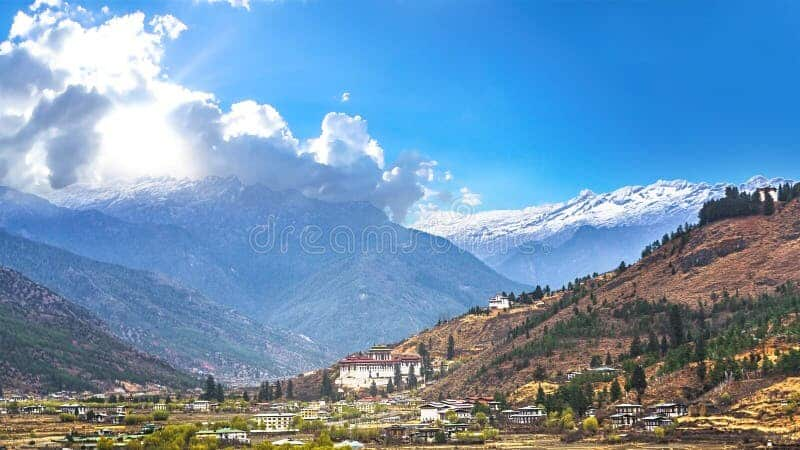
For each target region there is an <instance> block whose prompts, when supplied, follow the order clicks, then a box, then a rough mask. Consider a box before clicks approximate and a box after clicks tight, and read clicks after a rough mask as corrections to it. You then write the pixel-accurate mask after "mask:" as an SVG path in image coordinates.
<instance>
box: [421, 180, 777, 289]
mask: <svg viewBox="0 0 800 450" xmlns="http://www.w3.org/2000/svg"><path fill="white" fill-rule="evenodd" d="M787 181H790V180H787V179H784V178H773V179H767V178H766V177H763V176H760V175H757V176H754V177H752V178H750V179H749V180H747V181H746V182H745V183H742V184H740V185H739V188H740V190H742V191H752V190H754V189H755V188H758V187H764V186H770V185H771V186H777V185H778V184H782V183H785V182H787ZM729 185H730V184H728V183H716V184H709V183H704V182H700V183H692V182H689V181H686V180H669V181H668V180H658V181H656V182H654V183H652V184H650V185H646V186H624V187H621V188H619V189H616V190H614V191H612V192H608V193H602V194H596V193H594V192H592V191H589V190H583V191H581V193H580V194H579V195H578V196H577V197H574V198H572V199H570V200H568V201H565V202H561V203H554V204H545V205H540V206H532V207H527V208H523V209H520V210H497V211H486V212H477V213H474V214H466V215H464V214H456V213H451V212H446V211H439V212H432V213H429V214H428V216H426V217H421V218H420V219H419V220H418V221H417V222H416V223H415V224H413V225H412V227H413V228H417V229H421V230H424V231H427V232H429V233H432V234H435V235H438V236H443V237H445V238H448V239H450V240H451V241H453V242H454V243H455V244H456V245H458V246H459V247H461V248H464V249H466V250H468V251H470V252H472V253H473V254H475V255H476V256H478V257H479V258H480V259H482V260H483V261H484V262H486V263H487V264H488V265H489V266H490V267H492V268H494V269H495V270H497V271H498V272H499V273H501V274H504V275H506V276H509V277H510V278H512V279H515V280H518V281H521V282H525V283H528V284H541V285H542V286H544V285H545V284H550V285H561V284H565V283H566V282H567V281H570V280H572V279H574V278H575V277H578V276H583V275H585V274H587V273H592V272H602V271H605V270H608V269H611V268H613V267H615V266H616V265H617V264H619V262H620V261H622V260H627V261H631V260H634V259H636V258H637V257H638V256H639V255H638V254H637V251H638V250H635V249H634V248H638V249H641V248H642V247H644V245H646V244H647V243H649V242H650V241H652V239H653V236H660V235H661V234H663V233H665V232H669V231H672V230H674V229H675V228H676V227H677V226H678V225H680V224H684V223H695V222H696V221H697V213H698V212H699V210H700V208H701V207H702V205H703V203H705V202H706V201H708V200H711V199H714V198H720V197H722V196H724V191H725V187H726V186H729ZM582 227H584V228H585V227H591V228H594V229H597V230H603V229H614V228H616V229H618V230H620V232H619V233H617V234H618V235H619V239H617V240H614V241H602V240H598V241H596V244H597V245H598V248H599V249H601V250H599V251H598V253H597V254H595V255H594V258H593V259H595V260H596V261H595V262H594V263H593V264H580V265H576V264H575V263H574V260H573V259H571V254H570V253H566V254H565V255H564V256H563V257H562V258H560V259H559V256H560V254H559V249H560V247H561V246H562V245H563V244H564V243H566V242H569V241H570V240H571V239H572V238H573V237H574V234H575V233H576V232H577V231H578V230H579V229H581V228H582ZM626 229H629V230H634V232H633V233H628V234H626V233H625V232H624V231H625V230H626ZM635 230H643V231H645V232H644V233H642V232H639V231H635ZM648 239H649V240H648ZM625 242H627V243H628V244H631V245H629V246H628V249H627V250H625V251H615V249H614V247H615V246H617V245H618V244H620V243H625ZM536 246H539V247H544V248H546V249H548V251H549V255H547V256H548V258H547V264H544V263H543V262H541V261H539V258H538V257H537V254H534V253H531V252H529V251H528V249H529V248H530V247H536ZM550 268H553V270H550ZM567 273H569V274H570V275H566V274H567ZM554 274H559V275H554Z"/></svg>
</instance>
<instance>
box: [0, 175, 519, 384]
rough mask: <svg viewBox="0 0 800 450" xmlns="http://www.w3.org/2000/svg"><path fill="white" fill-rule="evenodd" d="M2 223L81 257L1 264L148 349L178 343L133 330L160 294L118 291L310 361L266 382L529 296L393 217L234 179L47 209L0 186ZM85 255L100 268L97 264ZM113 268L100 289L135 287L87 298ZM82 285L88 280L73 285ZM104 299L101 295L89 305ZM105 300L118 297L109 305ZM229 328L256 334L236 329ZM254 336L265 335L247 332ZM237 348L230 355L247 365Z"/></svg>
mask: <svg viewBox="0 0 800 450" xmlns="http://www.w3.org/2000/svg"><path fill="white" fill-rule="evenodd" d="M0 228H3V229H5V230H6V231H7V232H8V233H9V234H11V235H14V236H15V237H19V238H24V239H27V240H28V241H29V242H28V243H27V244H26V245H32V242H36V243H39V244H44V245H46V246H47V248H46V251H47V252H52V251H53V250H54V249H61V250H64V251H66V252H68V255H67V256H65V255H64V254H61V255H60V256H58V258H66V259H70V258H74V257H76V256H78V257H82V258H83V259H81V260H80V264H78V263H76V262H74V261H72V262H70V263H65V264H60V267H62V270H60V271H57V273H56V274H55V275H52V274H49V273H48V272H47V269H44V268H42V267H41V266H36V264H35V262H36V258H34V259H33V260H31V261H28V262H26V263H24V262H23V260H22V259H20V258H17V257H15V256H10V257H8V258H6V260H5V263H7V264H10V265H12V267H18V268H19V269H20V270H22V271H24V272H26V273H29V274H30V276H31V277H32V278H34V279H37V280H41V281H42V282H45V283H50V284H52V285H53V286H52V287H53V288H54V289H57V290H58V291H59V292H64V293H65V295H68V294H66V293H69V295H73V296H75V297H76V298H75V301H79V302H83V303H82V304H85V305H86V306H87V307H90V308H93V311H94V310H96V312H97V313H98V315H101V316H105V317H106V318H108V319H109V322H110V323H112V322H113V326H112V328H113V329H114V330H115V332H118V333H119V334H120V335H121V336H130V339H131V342H134V343H136V344H137V345H140V346H141V348H143V349H148V350H153V351H156V350H157V352H158V354H164V352H166V351H167V348H166V346H168V345H169V346H171V345H173V344H174V343H176V342H177V340H178V338H179V336H173V341H171V342H167V341H165V340H163V338H164V331H163V330H162V331H158V329H157V328H158V327H148V326H145V325H146V324H142V323H138V322H137V321H133V322H131V320H132V319H131V318H132V317H135V316H136V314H137V311H136V309H135V305H137V304H138V303H139V302H143V303H144V304H146V305H148V306H152V305H154V304H156V303H158V297H160V295H156V296H150V297H149V298H148V299H147V300H146V301H143V300H141V299H139V300H137V299H135V298H134V297H136V295H133V294H131V295H128V296H123V295H122V293H130V292H142V291H143V292H155V290H156V289H166V290H168V292H169V294H168V295H169V298H172V299H173V300H172V301H162V303H166V305H165V304H161V305H159V307H160V308H165V307H167V306H173V309H172V310H169V311H166V310H163V311H161V312H160V314H165V315H166V316H167V317H170V318H171V320H173V319H174V320H175V321H179V323H181V324H182V325H185V326H188V324H190V323H191V322H193V321H194V320H199V321H200V322H201V323H202V325H200V324H195V326H192V329H193V330H194V331H197V330H198V329H207V328H204V327H209V326H212V325H213V323H210V322H209V321H206V320H205V319H209V320H210V319H211V318H212V317H213V316H217V315H219V317H221V318H225V317H227V318H228V319H230V320H227V319H226V320H227V321H223V320H222V319H220V323H219V324H218V326H216V327H215V328H214V329H215V330H216V331H218V332H219V333H229V335H230V338H231V341H232V342H237V343H238V345H240V346H242V347H243V348H240V349H239V350H241V352H244V351H245V349H248V351H252V348H253V343H254V342H257V341H259V340H261V341H263V339H264V336H266V338H267V341H268V342H269V345H265V346H264V347H266V349H267V351H272V350H276V349H285V353H286V354H287V355H304V356H305V357H304V358H296V360H297V362H296V363H295V364H294V365H292V364H288V363H287V361H286V359H283V360H280V358H278V357H276V360H275V361H270V360H268V359H265V363H264V364H263V365H262V367H260V368H259V367H256V369H267V367H265V366H272V370H271V372H269V373H270V375H272V376H281V375H283V374H285V373H286V372H285V371H286V370H300V369H304V368H310V366H312V364H314V362H315V361H316V362H317V364H315V365H313V366H314V367H318V366H319V361H320V360H325V361H330V360H333V359H335V358H338V357H340V356H341V355H342V354H344V353H347V352H349V351H352V350H354V349H358V348H361V347H363V346H365V345H370V344H374V343H376V342H391V341H396V340H399V339H401V338H403V337H405V336H407V335H408V334H410V333H412V332H415V331H418V330H420V329H422V328H425V327H427V326H429V325H432V324H434V323H436V322H437V321H438V320H439V319H441V318H444V317H449V316H452V315H455V314H459V313H461V312H463V311H464V310H466V309H467V308H469V307H470V306H472V305H475V304H482V303H484V302H485V299H486V298H487V297H488V296H489V295H491V294H493V293H494V292H495V291H499V290H519V289H523V288H524V286H523V285H522V284H520V283H515V282H512V281H510V280H508V279H506V278H504V277H502V276H500V275H498V274H496V273H495V272H494V271H493V270H492V269H490V268H489V267H487V266H486V265H485V264H484V263H482V262H481V261H480V260H478V259H477V258H475V257H474V256H472V255H471V254H469V253H467V252H464V251H462V250H460V249H459V248H457V247H455V246H453V245H452V244H451V243H450V242H449V241H447V240H446V239H443V238H440V237H435V236H432V235H429V234H427V233H424V232H420V231H416V230H410V229H407V228H405V227H402V226H400V225H398V224H395V223H393V222H391V221H389V220H388V218H387V217H386V215H385V214H384V213H383V212H382V211H380V210H378V209H377V208H375V207H373V206H371V205H370V204H368V203H364V202H346V203H327V202H322V201H318V200H312V199H309V198H306V197H304V196H303V195H301V194H299V193H297V192H293V191H285V192H276V191H272V190H270V189H267V188H265V187H263V186H260V185H245V184H243V183H241V182H240V181H239V180H238V179H236V178H233V177H229V178H218V177H212V178H207V179H204V180H196V181H189V180H175V179H148V180H140V181H138V182H135V183H131V184H121V185H116V186H114V187H111V188H109V187H106V188H89V187H86V186H71V187H69V188H65V189H63V190H61V191H57V192H54V193H53V194H52V195H51V196H50V197H49V201H48V200H45V199H44V198H41V197H37V196H33V195H31V194H25V193H21V192H18V191H14V190H11V189H4V190H3V191H2V192H0ZM6 239H8V237H6ZM17 244H19V242H15V245H17ZM19 245H21V244H19ZM10 248H14V247H13V246H11V247H10ZM37 249H39V250H41V249H42V247H41V246H40V247H37ZM8 251H9V252H10V253H9V254H10V255H13V253H11V252H12V250H8ZM42 251H44V250H42ZM58 258H57V259H58ZM87 260H92V262H100V263H106V264H105V265H94V266H92V265H91V264H90V262H89V261H87ZM23 265H24V267H23ZM76 266H80V267H81V268H80V269H75V267H76ZM109 271H111V272H113V273H115V275H114V276H108V277H106V278H105V281H106V282H107V283H108V284H110V282H109V280H119V279H122V280H126V281H128V282H130V285H129V286H128V287H125V288H124V289H119V290H118V291H117V292H116V294H119V295H111V296H109V295H105V294H106V293H107V292H106V289H101V290H102V291H104V293H103V295H100V294H99V293H97V292H92V290H91V289H90V288H89V287H88V286H91V285H93V284H94V283H95V280H94V278H103V276H101V275H98V274H107V273H108V272H109ZM75 272H79V273H82V274H84V275H85V276H83V277H81V276H74V273H75ZM143 272H148V274H144V273H143ZM89 275H92V276H89ZM48 277H49V279H48ZM85 279H89V280H91V281H90V282H86V283H85V286H81V285H79V284H78V282H79V281H80V280H85ZM134 280H135V281H134ZM142 286H144V287H142ZM98 297H99V298H105V299H106V300H104V301H103V302H98V301H95V300H94V299H95V298H98ZM108 297H114V299H113V302H112V301H110V300H107V298H108ZM121 297H126V298H124V299H122V300H121V299H120V298H121ZM188 299H191V300H192V301H194V302H196V303H197V304H196V308H195V311H203V310H206V309H210V308H214V307H216V308H223V309H225V308H227V309H229V310H231V314H228V315H227V316H226V315H222V314H217V313H213V314H206V315H200V314H199V313H191V314H185V313H184V314H183V316H182V317H181V316H180V315H179V314H178V313H180V311H179V309H177V308H179V306H177V305H181V304H182V303H184V302H188V301H189V300H188ZM203 305H215V306H203ZM114 308H118V309H119V308H121V309H122V310H124V311H125V317H127V318H128V319H126V320H122V319H115V318H116V317H120V316H119V315H118V314H117V313H112V312H111V311H112V310H114ZM213 311H219V309H213ZM176 314H177V315H176ZM232 314H238V316H232ZM195 317H197V318H198V319H195ZM237 317H238V318H237ZM245 318H246V319H245ZM237 321H240V322H242V323H245V324H246V323H249V322H252V323H253V326H252V327H251V328H249V329H248V328H246V327H243V328H242V329H241V330H236V331H232V330H231V328H234V327H235V323H236V322H237ZM248 321H249V322H248ZM132 325H136V326H135V327H133V326H132ZM260 326H261V327H262V328H259V327H260ZM131 328H135V330H131ZM255 329H260V330H261V331H260V333H262V334H261V335H259V334H257V333H255V332H253V333H250V332H248V331H247V330H255ZM265 330H267V331H265ZM280 330H286V332H282V331H280ZM194 331H193V332H194ZM237 332H238V333H243V334H249V335H251V336H253V337H254V339H252V340H250V341H247V340H245V339H244V338H243V337H241V336H235V335H236V333H237ZM147 333H151V334H152V333H161V334H160V335H159V336H161V337H162V340H159V341H158V343H159V345H162V347H160V348H159V349H154V348H152V346H151V344H148V342H154V340H153V339H150V338H147V337H146V336H147ZM270 333H272V334H270ZM275 333H279V334H278V335H276V334H275ZM140 336H144V337H140ZM303 343H305V347H303V346H302V345H301V344H303ZM220 345H222V344H220ZM317 349H319V351H317ZM193 351H195V353H194V354H193V355H191V356H187V355H183V356H182V357H181V358H178V359H170V360H173V361H175V362H176V363H179V364H181V366H182V367H187V364H189V365H192V366H193V367H196V364H197V363H198V362H201V361H203V360H204V358H208V356H206V355H201V354H200V351H201V346H200V345H199V344H198V345H195V346H194V347H193ZM241 352H239V353H235V352H229V353H226V355H227V356H229V357H230V358H235V359H237V360H239V361H244V360H245V358H244V357H243V355H242V353H241ZM211 353H214V352H211ZM245 353H246V352H245ZM278 353H280V352H278ZM317 355H321V356H319V357H317ZM171 356H172V357H174V358H177V356H175V355H171ZM208 360H209V361H215V359H214V358H208ZM216 361H217V363H219V361H218V359H217V360H216ZM229 363H231V364H226V365H228V366H231V367H234V365H233V364H232V361H229ZM250 363H251V364H252V360H251V361H250ZM209 365H210V366H211V367H214V366H215V364H214V363H209ZM217 366H219V364H217ZM201 368H202V365H201ZM239 372H243V370H239Z"/></svg>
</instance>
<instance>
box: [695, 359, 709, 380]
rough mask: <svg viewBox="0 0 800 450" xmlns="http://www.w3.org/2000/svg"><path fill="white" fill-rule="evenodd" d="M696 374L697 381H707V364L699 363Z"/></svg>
mask: <svg viewBox="0 0 800 450" xmlns="http://www.w3.org/2000/svg"><path fill="white" fill-rule="evenodd" d="M695 372H696V373H697V379H699V380H700V382H701V383H702V382H704V381H705V379H706V372H707V370H706V362H705V361H700V362H699V363H697V369H695Z"/></svg>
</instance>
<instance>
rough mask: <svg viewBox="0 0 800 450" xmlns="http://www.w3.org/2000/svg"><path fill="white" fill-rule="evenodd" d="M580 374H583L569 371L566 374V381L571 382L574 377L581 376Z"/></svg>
mask: <svg viewBox="0 0 800 450" xmlns="http://www.w3.org/2000/svg"><path fill="white" fill-rule="evenodd" d="M582 374H583V372H580V371H577V370H571V371H569V372H567V381H572V380H573V379H575V377H577V376H579V375H582Z"/></svg>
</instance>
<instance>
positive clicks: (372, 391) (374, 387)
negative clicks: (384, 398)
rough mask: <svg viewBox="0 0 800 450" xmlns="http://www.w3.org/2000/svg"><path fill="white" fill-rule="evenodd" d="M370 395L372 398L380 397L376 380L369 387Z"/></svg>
mask: <svg viewBox="0 0 800 450" xmlns="http://www.w3.org/2000/svg"><path fill="white" fill-rule="evenodd" d="M369 395H371V396H372V397H377V396H378V385H377V384H375V380H373V381H372V384H371V385H370V386H369Z"/></svg>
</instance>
